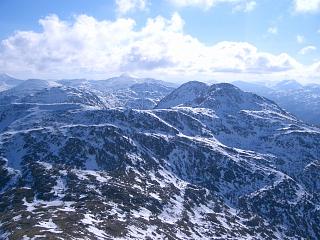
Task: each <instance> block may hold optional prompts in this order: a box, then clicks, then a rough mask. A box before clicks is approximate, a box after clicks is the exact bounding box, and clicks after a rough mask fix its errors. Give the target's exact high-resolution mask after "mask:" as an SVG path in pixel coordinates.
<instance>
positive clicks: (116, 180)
mask: <svg viewBox="0 0 320 240" xmlns="http://www.w3.org/2000/svg"><path fill="white" fill-rule="evenodd" d="M136 87H138V89H140V88H139V87H140V86H139V85H138V86H136ZM134 89H135V91H137V89H136V88H134ZM142 89H143V92H144V93H145V90H146V87H143V88H142ZM146 91H147V90H146ZM148 94H149V93H148ZM319 144H320V129H319V128H316V127H312V126H310V125H308V124H305V123H303V122H301V121H300V120H298V119H296V118H295V117H294V116H292V115H291V114H289V113H287V112H286V111H284V110H282V109H281V108H280V107H279V106H278V105H277V104H275V103H274V102H272V101H270V100H268V99H266V98H263V97H260V96H258V95H255V94H252V93H247V92H243V91H241V90H240V89H238V88H237V87H235V86H233V85H231V84H214V85H212V86H208V85H206V84H203V83H199V82H189V83H186V84H184V85H182V86H181V87H179V88H178V89H176V90H174V91H173V92H172V93H170V94H169V95H168V96H166V97H164V98H163V99H162V100H161V101H160V102H159V104H158V105H157V108H156V109H152V110H132V109H125V108H122V109H120V108H114V109H93V108H82V107H81V106H79V105H77V104H71V103H69V104H50V105H46V104H45V105H43V104H40V103H37V104H35V103H25V104H8V105H2V106H0V191H1V194H0V231H1V234H2V236H3V237H4V238H6V237H7V238H10V239H23V238H32V237H36V236H40V235H42V236H43V237H45V238H62V239H86V238H87V239H319V238H320V227H319V226H320V225H319V222H320V208H319V206H320V195H319V192H320V174H319V173H320V171H319V170H320V164H319V159H320V151H319V148H318V146H319Z"/></svg>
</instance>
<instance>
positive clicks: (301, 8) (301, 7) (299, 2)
mask: <svg viewBox="0 0 320 240" xmlns="http://www.w3.org/2000/svg"><path fill="white" fill-rule="evenodd" d="M294 9H295V11H296V12H300V13H312V12H318V11H319V10H320V0H294Z"/></svg>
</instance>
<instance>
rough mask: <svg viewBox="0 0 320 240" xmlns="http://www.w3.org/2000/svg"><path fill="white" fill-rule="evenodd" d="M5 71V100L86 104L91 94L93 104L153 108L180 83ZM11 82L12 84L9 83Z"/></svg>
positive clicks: (0, 95)
mask: <svg viewBox="0 0 320 240" xmlns="http://www.w3.org/2000/svg"><path fill="white" fill-rule="evenodd" d="M12 79H13V78H11V77H9V76H7V75H3V76H2V78H0V85H3V86H4V85H5V86H6V88H5V89H6V90H4V91H0V102H1V104H8V103H27V102H28V103H47V104H50V103H51V104H53V103H82V104H84V105H86V100H88V98H86V97H84V96H85V95H87V94H90V95H91V96H92V98H94V99H95V100H94V102H93V101H89V102H90V103H89V102H87V103H88V104H87V105H89V106H97V107H105V108H106V107H109V108H110V107H128V108H135V109H152V108H153V107H155V106H156V104H157V103H158V102H159V101H160V99H162V98H163V97H164V96H166V95H167V94H168V93H170V92H171V91H172V90H173V89H174V88H175V87H177V86H178V85H176V84H173V83H169V82H165V81H161V80H155V79H150V78H142V79H140V78H135V77H130V76H128V75H121V76H119V77H114V78H110V79H107V80H99V81H98V80H85V79H73V80H59V81H48V80H41V79H29V80H25V81H22V80H16V79H15V80H12ZM9 83H10V84H9Z"/></svg>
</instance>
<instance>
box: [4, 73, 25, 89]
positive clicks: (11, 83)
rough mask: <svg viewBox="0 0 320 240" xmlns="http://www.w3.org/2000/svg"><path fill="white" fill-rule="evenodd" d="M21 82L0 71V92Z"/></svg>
mask: <svg viewBox="0 0 320 240" xmlns="http://www.w3.org/2000/svg"><path fill="white" fill-rule="evenodd" d="M21 82H23V80H19V79H16V78H13V77H11V76H9V75H7V74H5V73H0V92H2V91H5V90H8V89H10V88H13V87H15V86H17V85H18V84H20V83H21Z"/></svg>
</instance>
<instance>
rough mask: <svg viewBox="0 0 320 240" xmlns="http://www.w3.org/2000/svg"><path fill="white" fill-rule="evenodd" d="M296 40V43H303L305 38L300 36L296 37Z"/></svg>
mask: <svg viewBox="0 0 320 240" xmlns="http://www.w3.org/2000/svg"><path fill="white" fill-rule="evenodd" d="M296 40H297V43H304V41H305V38H304V36H302V35H297V36H296Z"/></svg>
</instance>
